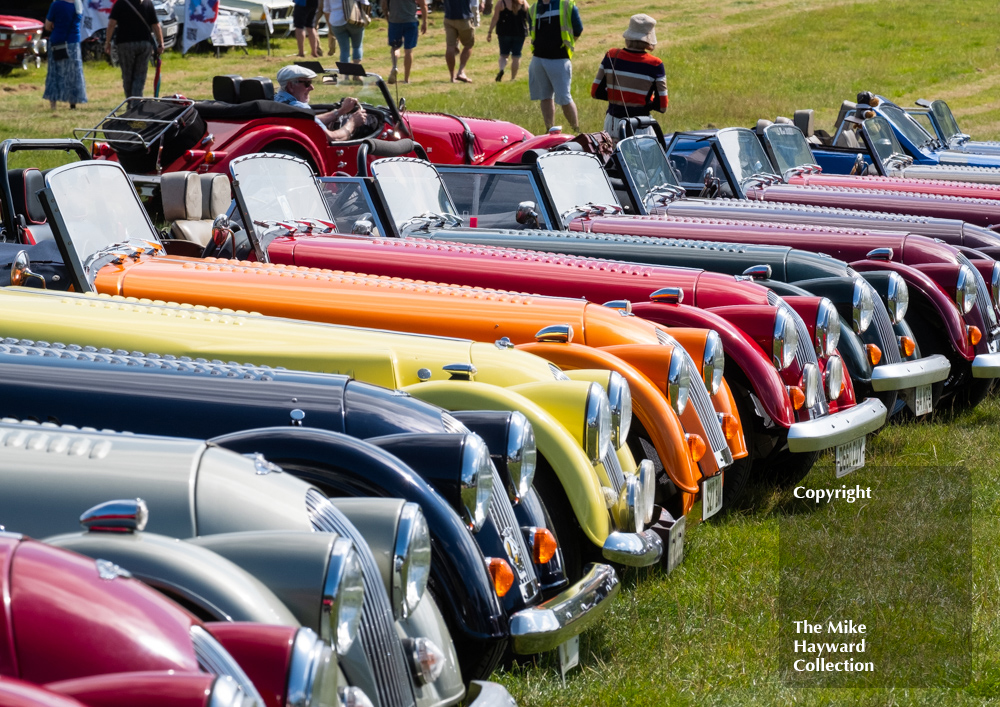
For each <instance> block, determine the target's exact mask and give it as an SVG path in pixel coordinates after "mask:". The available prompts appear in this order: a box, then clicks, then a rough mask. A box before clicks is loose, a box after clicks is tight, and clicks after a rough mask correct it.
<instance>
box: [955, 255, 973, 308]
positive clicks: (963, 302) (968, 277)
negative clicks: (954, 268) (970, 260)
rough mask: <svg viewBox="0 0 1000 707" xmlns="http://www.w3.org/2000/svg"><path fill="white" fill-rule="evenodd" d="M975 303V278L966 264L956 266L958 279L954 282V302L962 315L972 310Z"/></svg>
mask: <svg viewBox="0 0 1000 707" xmlns="http://www.w3.org/2000/svg"><path fill="white" fill-rule="evenodd" d="M975 303H976V278H975V276H974V275H973V274H972V270H971V269H970V268H969V266H968V265H961V266H960V267H959V268H958V279H957V281H956V282H955V304H956V305H958V311H959V312H961V313H962V314H963V315H964V314H968V313H969V312H971V311H972V307H973V305H974V304H975Z"/></svg>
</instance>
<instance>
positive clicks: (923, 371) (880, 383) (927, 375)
mask: <svg viewBox="0 0 1000 707" xmlns="http://www.w3.org/2000/svg"><path fill="white" fill-rule="evenodd" d="M949 373H951V363H950V362H949V361H948V359H947V358H946V357H944V356H942V355H941V354H934V355H933V356H924V357H923V358H918V359H917V360H916V361H902V362H900V363H887V364H884V365H881V366H875V368H874V369H873V370H872V388H873V389H874V390H876V391H879V392H881V391H883V390H906V389H907V388H916V387H917V386H918V385H930V384H931V383H939V382H940V381H943V380H945V379H947V378H948V374H949Z"/></svg>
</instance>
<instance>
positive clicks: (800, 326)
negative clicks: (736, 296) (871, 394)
mask: <svg viewBox="0 0 1000 707" xmlns="http://www.w3.org/2000/svg"><path fill="white" fill-rule="evenodd" d="M767 302H768V304H771V305H773V306H775V307H778V308H779V309H781V311H782V312H784V313H785V314H787V315H788V316H789V317H791V318H792V321H793V322H795V331H796V333H798V335H799V345H798V346H797V347H796V349H795V362H796V363H797V364H798V365H799V368H800V369H802V368H804V367H805V365H806V364H807V363H812V364H814V365H815V366H816V367H817V368H818V367H819V359H818V358H816V349H815V348H813V340H812V337H811V336H809V328H808V327H806V323H805V322H804V321H802V317H800V316H799V315H798V313H797V312H796V311H795V310H794V309H792V308H791V307H790V306H789V305H788V303H787V302H785V300H783V299H781V297H780V296H778V295H777V294H775V292H774V291H773V290H768V293H767ZM825 388H826V386H824V385H822V380H821V381H820V385H819V386H818V390H817V391H816V404H815V405H813V406H812V407H811V408H809V412H810V413H811V414H812V417H814V418H815V417H819V416H822V415H825V414H827V413H828V412H829V408H828V407H827V404H826V390H825Z"/></svg>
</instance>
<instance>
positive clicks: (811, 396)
mask: <svg viewBox="0 0 1000 707" xmlns="http://www.w3.org/2000/svg"><path fill="white" fill-rule="evenodd" d="M819 385H820V383H819V366H817V365H816V364H815V363H812V362H810V363H807V364H806V365H805V366H803V367H802V388H803V390H802V392H803V393H804V394H805V397H806V403H805V407H807V408H811V407H812V406H813V405H815V404H816V396H817V395H818V394H819Z"/></svg>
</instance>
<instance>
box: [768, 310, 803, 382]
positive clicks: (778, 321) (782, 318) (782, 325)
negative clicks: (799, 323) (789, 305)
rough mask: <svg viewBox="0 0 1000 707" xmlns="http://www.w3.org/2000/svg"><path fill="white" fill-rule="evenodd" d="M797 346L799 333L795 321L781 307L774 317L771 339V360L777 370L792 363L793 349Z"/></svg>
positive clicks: (793, 358)
mask: <svg viewBox="0 0 1000 707" xmlns="http://www.w3.org/2000/svg"><path fill="white" fill-rule="evenodd" d="M798 347H799V333H798V331H797V330H796V329H795V321H794V320H793V319H792V318H791V317H790V316H789V315H788V314H787V313H786V312H785V310H783V309H779V310H778V312H777V314H776V315H775V317H774V334H773V338H772V340H771V362H772V363H773V364H774V367H775V368H777V369H778V370H779V371H783V370H785V369H786V368H788V367H789V366H791V365H792V361H794V360H795V350H796V349H797V348H798Z"/></svg>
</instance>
